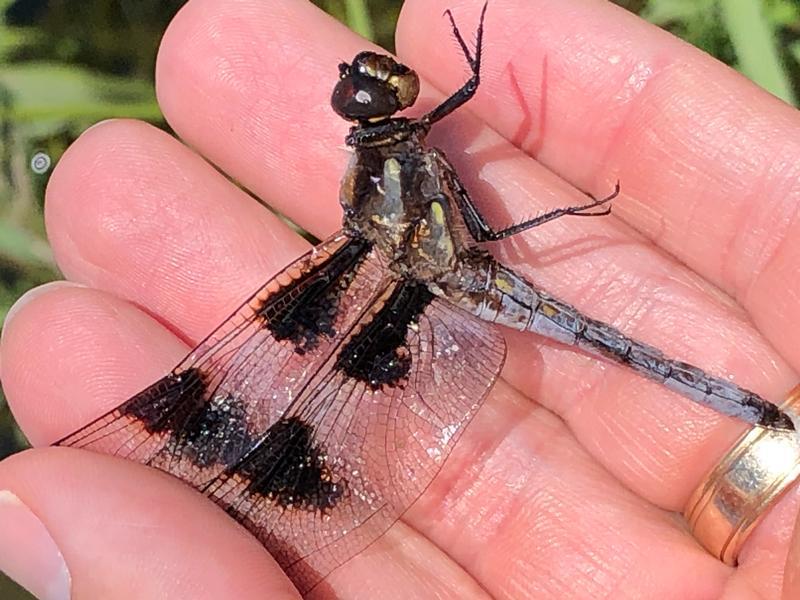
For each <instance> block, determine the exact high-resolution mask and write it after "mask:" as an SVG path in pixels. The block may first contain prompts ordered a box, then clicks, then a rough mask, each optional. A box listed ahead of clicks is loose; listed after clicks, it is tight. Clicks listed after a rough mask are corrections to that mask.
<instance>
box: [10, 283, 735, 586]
mask: <svg viewBox="0 0 800 600" xmlns="http://www.w3.org/2000/svg"><path fill="white" fill-rule="evenodd" d="M80 303H83V304H85V305H87V306H86V308H84V309H83V310H82V311H77V310H76V309H74V308H70V307H71V306H73V307H74V305H76V304H80ZM89 305H97V306H94V307H90V306H89ZM137 312H138V311H136V309H134V308H133V307H130V306H129V305H127V304H126V303H124V302H121V301H119V300H116V299H114V298H113V297H111V296H108V295H107V294H103V293H101V292H97V291H93V290H88V289H84V288H74V287H63V286H62V287H60V288H56V289H55V290H52V289H51V291H50V292H44V293H40V294H39V295H38V296H37V297H35V298H33V299H32V300H30V301H29V302H28V303H26V304H25V305H24V306H23V307H22V308H18V309H17V310H16V311H15V313H14V314H13V317H12V320H11V322H10V323H9V325H8V327H7V332H6V334H5V335H4V338H3V348H2V356H3V365H4V367H3V369H4V374H3V377H4V382H5V381H7V382H8V385H9V396H10V398H11V399H12V402H13V406H14V410H15V413H17V412H19V411H21V412H22V413H23V414H25V413H26V412H27V413H28V414H27V416H26V417H25V418H24V419H21V420H22V421H23V422H24V423H25V429H26V431H27V432H29V433H30V434H31V435H32V437H37V438H44V437H45V436H46V435H47V432H46V431H45V429H47V424H46V423H45V424H44V425H43V424H42V423H40V422H39V421H38V413H37V410H36V408H37V406H41V405H45V406H48V407H50V410H51V411H52V412H53V413H54V414H56V415H62V421H64V422H66V421H68V419H69V418H70V417H69V416H68V415H69V413H70V412H75V411H77V412H91V410H92V409H91V406H90V405H91V404H93V403H94V404H95V405H96V406H98V407H106V406H108V405H113V404H116V403H118V401H119V398H118V397H116V398H109V397H108V396H109V395H110V394H116V393H117V392H116V390H119V389H124V388H135V387H136V386H138V385H139V384H138V383H136V382H133V381H132V380H133V379H134V378H139V377H142V375H141V374H139V373H134V372H132V371H129V370H128V369H126V368H122V369H121V368H120V367H115V366H114V365H124V364H125V363H126V362H130V363H133V364H136V363H137V362H141V360H137V359H136V358H135V355H134V356H133V357H132V356H131V351H130V349H131V348H137V349H140V352H141V356H142V357H143V359H144V358H146V357H147V356H149V354H150V352H149V350H150V349H153V348H158V347H164V346H165V343H164V342H165V340H166V339H167V338H168V336H170V335H171V334H169V333H168V332H167V331H165V330H164V329H163V328H160V326H158V325H157V324H156V323H155V322H151V324H150V325H149V326H148V325H147V324H146V322H145V323H143V322H141V319H146V318H147V317H145V316H144V315H141V313H139V314H140V315H141V316H140V317H136V316H135V313H137ZM114 319H116V320H117V321H118V323H116V324H115V323H114ZM128 327H130V330H129V331H127V333H126V329H127V328H128ZM109 332H112V333H111V334H109ZM125 338H127V339H125ZM173 343H174V344H176V345H178V342H177V341H175V342H173ZM61 344H65V345H66V344H68V346H61ZM64 347H73V348H75V347H77V348H84V349H91V350H87V351H86V352H87V353H86V354H84V355H73V354H69V353H65V352H64V351H63V348H64ZM176 351H180V348H177V349H176ZM95 355H96V356H95ZM73 356H75V360H74V361H73V360H72V357H73ZM99 357H104V358H103V360H102V361H100V360H98V359H99ZM168 360H169V359H168V358H167V359H166V360H165V362H166V361H168ZM18 363H19V364H18ZM107 365H111V368H110V369H109V368H107ZM142 366H143V365H138V368H137V370H142V371H147V370H149V369H150V368H147V369H142ZM54 367H55V370H53V368H54ZM151 368H152V367H151ZM60 369H63V372H62V371H60ZM45 371H46V372H47V375H48V377H51V378H52V379H53V380H54V381H55V382H57V383H56V384H54V385H52V386H51V387H49V388H48V387H42V386H41V384H40V383H39V382H37V381H35V380H34V378H33V377H25V376H24V374H25V373H26V372H27V373H36V374H38V375H39V379H46V377H42V376H41V374H42V373H43V372H45ZM129 393H130V392H128V394H126V395H129ZM60 433H61V432H56V435H60ZM556 473H558V474H559V475H558V477H556V475H555V474H556ZM107 479H108V478H106V480H107ZM0 481H2V478H1V477H0ZM113 482H114V480H113V479H112V480H111V484H113ZM139 485H140V486H141V484H139ZM17 488H18V486H17ZM17 488H14V489H17ZM124 491H125V490H124V489H123V492H124ZM87 493H90V494H91V493H94V489H89V490H87ZM115 514H117V516H118V515H119V514H128V513H124V512H121V511H117V512H116V513H115ZM407 520H408V522H409V523H410V524H411V525H412V526H413V527H414V529H416V530H417V531H423V532H425V535H426V537H428V538H429V539H432V540H433V541H434V542H435V543H436V545H437V546H438V547H440V548H441V549H442V550H444V552H446V553H447V554H448V555H450V556H452V557H453V558H454V559H455V561H456V562H455V563H454V562H451V560H450V559H448V558H447V556H445V555H443V554H442V553H441V552H439V551H438V550H436V548H435V546H427V545H425V544H424V543H421V541H420V540H419V539H417V538H418V537H419V536H418V534H415V533H414V532H413V530H405V531H404V530H402V529H401V531H400V539H399V540H398V538H397V537H394V538H392V537H390V538H386V539H381V540H380V541H379V542H378V543H377V544H376V545H375V546H374V547H371V548H370V550H368V551H367V553H366V555H365V556H363V557H360V560H358V561H353V563H348V564H347V565H345V566H343V567H342V568H341V569H340V571H339V572H338V573H337V574H336V575H334V576H333V577H332V578H331V579H330V580H329V584H330V585H332V586H333V587H334V589H335V590H336V591H337V592H339V591H342V590H352V589H354V588H356V587H357V585H358V582H359V580H360V579H362V576H361V574H360V571H359V567H364V566H365V565H370V564H372V565H375V564H376V563H377V564H380V565H381V571H380V572H381V573H383V574H384V575H385V576H384V577H380V578H378V577H376V578H369V579H370V580H371V581H373V583H374V586H375V587H373V588H370V590H371V591H372V592H373V593H375V595H374V596H372V597H384V596H385V597H387V598H392V597H397V595H396V594H397V590H398V589H402V590H403V593H404V597H405V596H406V595H411V596H413V595H414V594H422V593H423V592H422V590H426V591H430V590H434V589H440V588H441V589H444V588H443V584H442V582H446V583H447V584H448V586H450V585H452V586H453V587H451V588H449V589H451V590H453V589H455V590H459V594H458V596H459V597H481V594H480V589H479V588H477V587H476V586H475V583H474V582H473V581H472V580H471V579H470V578H469V577H467V576H466V575H465V574H464V572H463V571H462V570H461V568H459V567H458V565H461V566H462V568H465V569H466V570H467V571H468V572H470V573H473V574H475V575H476V576H477V577H478V580H479V583H480V585H481V587H483V588H484V589H486V590H487V591H489V593H490V594H491V595H492V596H493V597H514V598H518V597H520V594H514V591H515V590H523V591H524V592H525V593H524V595H529V596H533V597H536V595H537V592H538V591H541V590H545V589H552V587H548V586H561V588H560V589H563V590H564V591H565V592H566V591H569V592H572V593H570V594H568V597H578V596H576V594H584V593H585V594H590V593H591V592H599V591H601V590H602V589H604V587H605V586H611V587H613V588H614V589H625V590H630V595H631V596H632V597H637V596H640V595H641V593H642V591H643V590H645V589H650V588H651V586H654V585H655V586H657V587H658V588H659V589H661V588H663V587H664V586H665V585H667V584H669V586H670V588H669V589H671V590H675V589H676V587H675V584H674V582H673V580H674V579H675V575H674V573H670V572H669V571H668V570H664V569H658V568H657V567H658V565H667V564H668V565H671V568H674V569H676V570H684V569H688V568H689V567H690V565H695V568H696V569H699V571H701V573H702V577H700V579H701V580H702V581H703V582H704V583H703V584H702V586H703V587H702V589H701V590H700V591H701V592H703V594H704V595H705V596H706V597H712V596H713V594H712V591H713V590H716V589H719V587H720V586H721V585H722V584H723V583H724V581H725V579H726V578H727V575H728V570H727V569H725V568H724V567H722V566H721V565H720V564H719V563H717V562H716V561H714V560H711V559H710V558H708V557H706V556H705V555H704V554H703V553H702V552H701V551H700V550H699V549H698V548H697V546H696V545H695V544H694V542H693V541H692V540H691V539H690V538H688V536H686V534H685V532H683V530H682V529H681V528H680V527H678V526H676V523H675V522H674V520H673V519H672V518H671V517H670V516H669V515H667V514H665V513H663V512H661V511H658V510H657V509H655V508H653V507H652V506H649V505H647V503H645V502H642V501H641V500H640V499H637V498H635V497H634V496H633V495H632V494H630V493H629V492H627V491H625V490H624V489H623V488H622V487H621V486H620V485H619V484H618V483H616V482H615V481H614V480H613V479H612V478H610V477H609V476H608V475H607V474H605V472H604V471H603V470H602V469H601V468H599V467H598V466H597V465H596V464H594V463H593V461H592V460H591V459H590V458H589V457H588V456H586V455H585V453H584V452H583V451H581V450H580V448H579V447H578V446H577V445H576V443H575V442H574V440H571V438H570V436H569V434H568V433H567V431H566V429H565V428H564V427H563V426H561V425H559V424H558V421H557V420H556V419H553V418H552V417H546V416H544V415H543V411H541V409H536V408H535V407H533V406H532V405H531V404H530V403H529V402H528V401H526V400H524V399H522V398H521V397H520V396H519V395H518V394H516V393H514V392H513V391H511V390H510V389H509V388H508V387H507V386H500V388H499V389H498V392H497V393H494V394H493V395H492V398H491V399H490V400H489V401H488V403H487V407H486V409H484V411H483V412H482V413H480V416H479V417H478V418H477V420H476V422H475V423H474V424H473V425H472V426H471V427H470V428H469V430H468V431H467V433H465V435H464V437H463V438H462V442H461V443H460V446H459V449H458V450H457V451H456V454H455V456H454V457H453V460H451V461H450V463H449V464H448V465H447V467H446V469H445V471H444V472H443V474H442V476H441V478H440V479H439V480H438V481H437V482H436V483H435V484H434V485H433V486H432V487H431V488H430V489H429V491H428V492H427V493H426V495H425V497H424V498H423V500H421V501H420V503H418V505H417V507H415V509H414V510H413V511H411V512H410V513H409V515H408V517H407ZM54 533H55V532H54ZM396 535H397V533H395V536H396ZM56 537H57V536H56ZM620 539H624V540H626V544H625V547H624V548H620V543H619V540H620ZM654 539H657V540H658V543H657V544H654V542H653V540H654ZM487 540H491V544H488V543H487ZM408 546H412V547H413V548H414V549H415V550H416V552H413V553H411V557H413V558H415V560H413V561H411V562H410V563H408V558H409V554H410V553H409V552H408V551H407V548H408ZM653 546H655V548H654V547H653ZM476 549H480V552H477V551H476ZM65 556H66V558H67V560H69V555H68V553H65ZM520 556H522V557H535V559H530V560H526V561H524V562H520V561H519V560H516V559H515V560H513V561H512V558H513V557H520ZM607 556H614V557H615V560H606V559H605V558H599V557H607ZM667 557H669V560H667ZM510 562H511V563H512V564H514V565H515V567H514V570H513V572H511V573H509V571H508V565H509V563H510ZM698 562H699V563H700V564H701V565H702V566H698ZM70 564H71V563H70ZM589 568H591V569H592V571H593V572H594V573H595V574H598V573H602V576H598V577H588V578H587V577H583V576H581V575H580V574H581V573H585V572H586V569H589ZM556 572H557V573H559V574H560V577H559V578H558V580H557V581H555V582H553V581H552V580H553V573H556ZM631 573H639V574H641V577H637V576H632V575H631ZM561 576H563V577H561ZM438 578H441V580H440V581H439V582H438V583H436V580H437V579H438ZM376 579H379V581H375V580H376ZM598 582H601V583H598ZM602 582H606V583H602ZM689 584H691V585H692V586H695V587H694V588H693V589H695V590H697V585H698V584H697V583H696V582H689V583H687V586H688V585H689ZM679 589H680V588H679ZM687 589H688V587H687ZM375 590H378V591H377V592H375ZM155 597H158V596H155ZM683 597H691V596H683ZM701 597H702V596H701Z"/></svg>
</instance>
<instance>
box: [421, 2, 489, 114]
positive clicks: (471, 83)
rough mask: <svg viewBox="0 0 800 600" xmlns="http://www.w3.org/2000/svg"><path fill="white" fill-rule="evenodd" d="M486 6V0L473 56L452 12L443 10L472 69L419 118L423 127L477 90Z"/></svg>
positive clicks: (448, 111)
mask: <svg viewBox="0 0 800 600" xmlns="http://www.w3.org/2000/svg"><path fill="white" fill-rule="evenodd" d="M487 6H488V2H487V3H485V4H484V5H483V9H482V10H481V16H480V21H479V22H478V30H477V34H476V41H475V55H474V56H473V54H472V52H471V51H470V49H469V47H468V46H467V43H466V42H465V41H464V38H463V36H462V35H461V32H460V31H459V30H458V26H457V25H456V22H455V19H454V18H453V13H452V12H450V9H447V10H446V11H445V13H444V14H445V15H447V18H449V19H450V24H451V25H452V27H453V35H454V36H455V38H456V41H457V42H458V45H459V46H461V51H462V52H463V53H464V58H466V59H467V63H468V64H469V67H470V69H471V71H472V77H470V78H469V80H467V82H466V83H465V84H464V85H463V86H461V88H459V89H458V90H457V91H456V92H455V93H454V94H453V95H452V96H450V97H449V98H448V99H447V100H445V101H444V102H442V103H441V104H440V105H439V106H437V107H436V108H434V109H433V110H432V111H431V112H429V113H428V114H427V115H425V116H423V117H422V118H421V119H420V120H419V123H420V124H421V125H422V126H423V127H424V128H425V129H428V128H430V126H431V125H433V124H434V123H436V122H437V121H440V120H442V119H443V118H444V117H446V116H447V115H449V114H450V113H451V112H453V111H454V110H456V109H457V108H458V107H460V106H462V105H463V104H465V103H466V102H468V101H469V100H470V99H471V98H472V97H473V96H474V95H475V92H476V91H477V90H478V85H479V84H480V81H481V75H480V73H481V56H482V54H483V22H484V19H485V17H486V7H487Z"/></svg>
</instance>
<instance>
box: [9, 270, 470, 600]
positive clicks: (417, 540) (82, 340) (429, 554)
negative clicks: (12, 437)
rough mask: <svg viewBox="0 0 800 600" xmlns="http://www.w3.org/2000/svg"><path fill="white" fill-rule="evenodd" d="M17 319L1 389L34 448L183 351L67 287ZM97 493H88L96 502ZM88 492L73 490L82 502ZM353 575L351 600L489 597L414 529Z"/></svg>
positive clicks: (347, 582)
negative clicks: (454, 594)
mask: <svg viewBox="0 0 800 600" xmlns="http://www.w3.org/2000/svg"><path fill="white" fill-rule="evenodd" d="M10 314H11V317H10V319H9V320H8V321H7V324H6V327H5V329H4V333H3V339H2V348H1V351H2V359H3V361H2V362H3V383H4V389H5V391H6V393H7V395H8V398H9V403H10V404H11V406H12V409H13V411H14V414H15V416H16V417H17V419H18V421H19V423H20V424H21V426H22V429H23V431H24V432H25V434H26V435H27V436H28V437H29V439H31V440H32V441H33V442H34V443H35V444H36V445H41V444H45V443H49V442H52V441H53V440H55V439H59V438H61V437H62V436H64V435H65V434H66V433H68V432H69V431H72V430H74V429H76V428H77V427H79V426H80V425H82V424H84V423H86V422H88V421H90V420H91V419H92V418H94V417H96V416H98V415H100V414H103V413H104V412H106V411H107V410H109V409H110V408H113V407H115V406H117V405H118V404H120V402H121V401H122V400H124V399H125V398H127V397H129V396H131V395H132V394H133V393H135V392H137V391H139V390H140V389H142V388H144V387H145V386H146V385H148V384H150V383H152V382H153V381H155V380H156V379H158V378H159V377H161V376H162V375H163V374H164V373H166V372H167V371H168V370H169V369H170V368H171V367H172V366H173V365H174V364H175V363H177V362H178V360H179V359H180V357H182V356H183V355H184V354H185V352H186V347H185V346H184V345H183V344H182V343H181V342H180V341H179V340H177V339H176V338H175V337H174V336H173V335H172V334H171V333H170V332H168V331H167V330H166V329H164V328H163V327H162V326H160V325H159V324H158V323H156V322H155V321H154V320H152V319H151V318H150V317H148V316H147V315H145V314H144V313H142V312H141V311H139V310H138V309H136V308H135V307H133V306H131V305H129V304H128V303H126V302H123V301H121V300H119V299H117V298H114V297H113V296H110V295H108V294H105V293H102V292H98V291H96V290H92V289H87V288H83V287H76V286H74V285H70V284H66V283H62V284H60V285H56V286H54V285H50V286H46V287H45V288H44V289H39V290H38V292H37V293H36V294H34V295H32V296H29V297H28V298H27V299H25V301H24V304H23V305H22V306H16V307H15V309H14V311H13V313H10ZM87 454H88V453H87ZM73 456H74V455H73ZM76 460H79V459H76ZM120 462H121V461H120ZM104 474H105V471H102V472H100V471H98V472H95V473H94V475H95V476H96V477H98V478H99V481H100V482H103V481H106V480H108V481H110V483H108V485H113V482H114V478H113V477H108V478H106V479H103V476H104ZM2 481H3V479H2V471H0V483H2ZM9 485H10V486H13V487H12V488H11V489H14V490H16V489H18V487H19V486H16V485H15V484H14V483H13V482H12V483H9ZM97 485H100V483H98V484H97ZM138 485H142V484H138ZM95 487H96V486H95ZM95 487H89V488H88V489H87V490H86V491H85V493H86V494H87V495H89V494H93V493H95ZM0 489H3V488H2V487H0ZM83 493H84V492H83V491H82V490H81V489H80V488H78V489H75V490H74V495H75V496H80V495H81V494H83ZM198 498H199V496H198ZM102 501H103V500H102V499H95V498H92V499H91V502H98V503H102ZM91 502H90V503H88V504H89V506H88V507H87V509H90V508H91V506H92V505H91ZM176 502H177V500H176ZM204 503H205V502H204ZM209 504H210V503H209ZM176 505H177V504H176ZM144 506H147V503H146V502H145V503H144ZM120 514H125V515H129V514H133V512H132V510H129V511H128V512H119V513H118V514H117V516H119V515H120ZM126 518H127V517H126ZM132 518H133V517H132ZM75 522H77V521H75ZM121 539H124V538H121ZM137 548H138V549H141V547H140V546H137ZM67 559H68V560H69V557H67ZM376 564H380V565H381V570H380V573H381V576H380V577H377V576H376V577H374V578H370V577H367V578H366V579H367V581H366V582H365V581H364V580H365V578H364V577H363V576H362V575H360V574H359V572H358V570H357V569H358V568H359V567H369V568H371V569H372V570H371V572H375V567H376ZM71 565H72V564H71V563H70V566H71ZM223 567H224V565H223ZM354 568H355V569H356V570H352V569H353V568H351V570H350V571H348V572H347V573H345V574H342V575H338V576H337V577H335V578H333V579H331V580H330V585H332V586H333V587H334V588H336V590H337V592H339V591H341V590H349V592H348V593H350V592H354V591H355V590H356V589H357V588H358V586H359V585H366V584H369V585H367V587H365V588H363V590H362V591H361V592H359V593H352V594H351V595H349V596H348V597H352V598H358V597H363V594H366V593H369V594H373V595H370V596H366V597H370V598H381V597H386V598H396V597H397V594H401V595H402V597H414V596H417V597H419V596H420V595H421V594H423V592H422V590H429V591H430V590H436V589H442V590H447V589H449V590H451V591H458V594H459V597H461V598H476V599H478V598H483V597H484V596H485V595H484V593H483V592H482V591H481V590H480V588H479V587H477V586H476V584H475V582H474V580H473V579H472V577H471V576H469V575H468V574H467V573H465V572H464V570H463V569H462V568H461V567H459V566H458V565H457V564H455V563H453V562H452V561H451V560H450V559H449V558H448V557H447V556H446V555H445V554H443V553H442V552H441V551H440V550H439V549H438V548H437V547H436V546H434V545H432V544H430V543H429V542H426V541H425V540H424V539H423V538H421V537H420V536H419V534H417V533H416V532H414V531H413V530H410V529H408V528H405V529H403V528H400V529H399V530H397V531H395V532H394V533H393V535H392V536H391V537H389V538H386V539H382V540H380V541H379V542H377V543H376V544H374V545H373V547H371V548H370V552H368V553H367V555H366V556H364V557H362V558H361V559H360V560H359V561H358V563H357V564H356V567H354ZM232 573H233V574H235V573H236V571H232ZM166 576H167V575H166V574H165V577H166ZM201 583H202V581H200V582H198V584H201ZM443 593H444V592H443ZM86 597H97V596H91V595H89V596H86ZM138 597H148V598H149V597H152V598H160V597H162V596H160V595H152V596H151V595H146V594H143V595H141V596H138ZM164 597H166V596H164ZM182 597H192V596H189V595H184V596H182ZM225 597H227V596H225Z"/></svg>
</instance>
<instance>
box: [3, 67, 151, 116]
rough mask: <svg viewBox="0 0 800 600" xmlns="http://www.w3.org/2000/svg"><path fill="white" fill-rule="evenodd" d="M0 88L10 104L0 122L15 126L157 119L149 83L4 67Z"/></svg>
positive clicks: (50, 69) (65, 69)
mask: <svg viewBox="0 0 800 600" xmlns="http://www.w3.org/2000/svg"><path fill="white" fill-rule="evenodd" d="M0 87H2V88H3V89H4V90H5V91H6V92H8V93H9V94H10V96H11V104H12V106H11V108H10V109H8V108H5V109H2V108H0V117H2V118H10V119H11V120H12V121H13V122H15V123H32V122H34V121H41V122H50V123H52V122H64V121H70V120H73V119H78V118H84V119H97V118H106V117H113V116H127V117H138V118H143V119H149V120H160V119H161V112H160V110H159V108H158V104H157V103H156V100H155V93H154V91H153V88H152V86H151V85H150V84H149V83H147V82H145V81H141V80H136V79H130V78H122V77H113V76H110V75H100V74H95V73H91V72H90V71H87V70H85V69H80V68H76V67H68V66H65V65H61V64H58V63H25V64H19V65H13V64H12V65H7V66H6V67H5V68H4V69H3V71H2V72H0ZM9 113H10V114H9Z"/></svg>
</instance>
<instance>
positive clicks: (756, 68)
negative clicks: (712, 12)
mask: <svg viewBox="0 0 800 600" xmlns="http://www.w3.org/2000/svg"><path fill="white" fill-rule="evenodd" d="M762 7H763V5H762V2H761V1H760V0H720V9H721V11H722V19H723V22H724V23H725V26H726V28H727V29H728V34H729V35H730V38H731V42H732V43H733V47H734V50H735V52H736V56H737V58H738V60H739V67H740V69H741V71H742V73H743V74H744V75H746V76H747V77H749V78H750V79H752V80H753V81H754V82H755V83H757V84H758V85H760V86H761V87H762V88H764V89H765V90H767V91H768V92H771V93H772V94H774V95H775V96H777V97H778V98H781V99H782V100H784V101H786V102H788V103H789V104H794V103H795V102H796V99H795V96H794V92H793V91H792V86H791V84H790V82H789V77H788V74H787V73H786V70H785V68H784V66H783V64H782V62H781V59H780V55H779V54H778V50H777V46H776V36H775V32H774V31H773V28H772V26H771V25H770V23H769V22H768V21H767V19H766V17H765V15H764V11H763V10H762Z"/></svg>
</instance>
